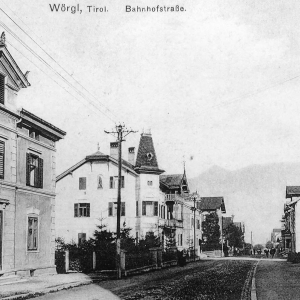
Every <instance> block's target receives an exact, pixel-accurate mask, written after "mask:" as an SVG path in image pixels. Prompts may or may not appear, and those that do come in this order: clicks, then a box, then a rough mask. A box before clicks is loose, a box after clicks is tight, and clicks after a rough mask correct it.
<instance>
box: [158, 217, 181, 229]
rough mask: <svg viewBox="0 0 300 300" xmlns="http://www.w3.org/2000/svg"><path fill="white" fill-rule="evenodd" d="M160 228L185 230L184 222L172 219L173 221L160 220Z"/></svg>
mask: <svg viewBox="0 0 300 300" xmlns="http://www.w3.org/2000/svg"><path fill="white" fill-rule="evenodd" d="M159 223H160V226H163V227H167V228H174V229H175V228H183V222H182V221H180V220H176V219H172V220H160V222H159Z"/></svg>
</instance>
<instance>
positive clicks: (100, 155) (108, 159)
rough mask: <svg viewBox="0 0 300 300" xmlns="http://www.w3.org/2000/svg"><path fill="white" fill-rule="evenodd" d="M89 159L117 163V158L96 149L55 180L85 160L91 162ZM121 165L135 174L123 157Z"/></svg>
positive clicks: (67, 173)
mask: <svg viewBox="0 0 300 300" xmlns="http://www.w3.org/2000/svg"><path fill="white" fill-rule="evenodd" d="M91 161H106V162H112V163H114V164H116V165H118V160H117V159H115V158H113V157H111V156H109V155H106V154H104V153H102V152H100V151H97V152H95V153H93V154H90V155H87V156H86V157H85V158H84V159H83V160H81V161H80V162H78V163H77V164H75V165H74V166H72V167H71V168H69V169H67V170H66V171H64V172H63V173H61V174H60V175H58V176H57V177H56V182H58V181H60V180H61V179H63V178H64V177H66V176H67V175H69V174H71V173H72V172H74V171H75V170H77V169H78V168H80V167H81V166H82V165H84V164H85V163H86V162H91ZM122 167H123V168H124V169H125V170H128V171H130V172H131V173H132V174H134V175H137V173H136V172H135V171H134V166H133V165H132V164H130V163H129V162H128V161H126V160H124V159H122Z"/></svg>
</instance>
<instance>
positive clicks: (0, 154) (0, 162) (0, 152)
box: [0, 141, 5, 179]
mask: <svg viewBox="0 0 300 300" xmlns="http://www.w3.org/2000/svg"><path fill="white" fill-rule="evenodd" d="M4 153H5V143H4V142H2V141H0V179H4V162H5V159H4Z"/></svg>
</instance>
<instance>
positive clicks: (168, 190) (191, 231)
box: [159, 170, 202, 253]
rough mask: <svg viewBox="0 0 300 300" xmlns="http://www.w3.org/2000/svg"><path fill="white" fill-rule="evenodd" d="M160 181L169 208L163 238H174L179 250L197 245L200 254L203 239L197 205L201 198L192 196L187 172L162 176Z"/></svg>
mask: <svg viewBox="0 0 300 300" xmlns="http://www.w3.org/2000/svg"><path fill="white" fill-rule="evenodd" d="M159 180H160V190H161V191H162V192H163V193H164V195H165V204H166V207H167V220H165V221H164V224H162V225H161V227H162V228H163V233H164V235H163V236H166V238H167V239H170V238H173V239H174V241H175V244H176V246H177V248H178V249H179V250H183V249H189V248H190V249H191V248H194V244H195V249H196V250H197V252H198V253H199V251H200V246H201V239H202V230H201V228H202V227H201V225H202V219H201V212H200V210H198V209H197V205H196V204H197V203H196V202H198V201H199V196H198V194H190V189H189V186H188V180H187V177H186V172H185V170H184V173H183V174H172V175H160V179H159ZM194 200H195V203H194ZM194 208H195V209H194Z"/></svg>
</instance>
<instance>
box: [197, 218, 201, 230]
mask: <svg viewBox="0 0 300 300" xmlns="http://www.w3.org/2000/svg"><path fill="white" fill-rule="evenodd" d="M197 229H200V220H197Z"/></svg>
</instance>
